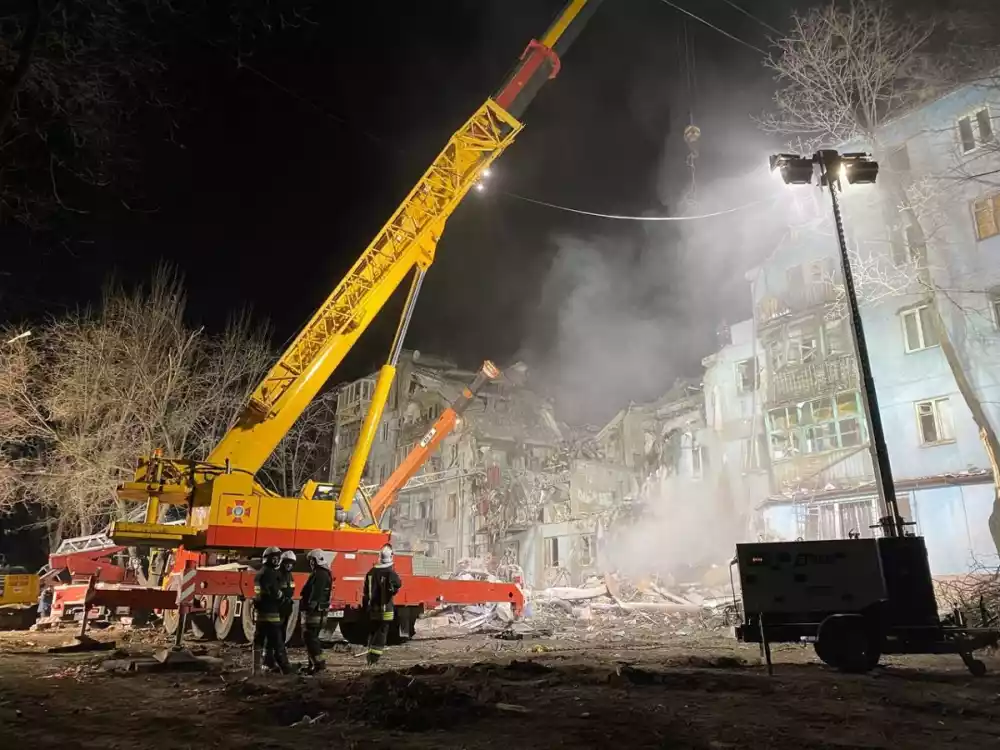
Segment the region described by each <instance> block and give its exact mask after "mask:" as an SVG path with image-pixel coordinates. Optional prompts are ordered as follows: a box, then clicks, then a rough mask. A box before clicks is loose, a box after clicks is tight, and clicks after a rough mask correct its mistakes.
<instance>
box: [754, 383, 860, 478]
mask: <svg viewBox="0 0 1000 750" xmlns="http://www.w3.org/2000/svg"><path fill="white" fill-rule="evenodd" d="M844 396H853V400H854V410H853V411H850V412H844V413H841V411H840V408H841V407H840V403H841V400H842V398H843V397H844ZM817 402H826V403H823V404H822V406H824V407H825V406H829V409H830V416H829V417H828V418H826V419H820V420H817V419H815V408H814V404H816V403H817ZM807 407H808V414H809V415H810V416H811V417H812V418H810V419H808V420H806V419H803V416H804V414H806V413H807ZM778 411H783V412H784V414H785V421H786V426H785V427H783V428H781V429H778V428H775V426H774V417H773V415H774V413H775V412H778ZM791 414H794V423H793V422H792V421H791V418H790V415H791ZM849 420H854V421H855V422H856V423H857V430H856V431H855V430H845V429H843V423H844V422H847V421H849ZM764 421H765V428H766V430H767V433H766V436H765V438H766V440H767V450H768V456H769V458H770V459H771V461H775V462H780V461H790V460H795V459H797V458H799V457H801V456H817V455H824V454H827V453H833V452H834V451H842V450H850V449H852V448H860V447H862V446H864V445H867V443H868V440H869V439H870V438H869V433H868V424H867V422H866V420H865V412H864V405H863V404H862V403H861V393H860V391H838V392H836V393H833V394H828V395H824V396H819V397H817V398H814V399H809V400H807V401H804V402H802V404H800V405H794V406H790V405H786V406H778V407H775V408H772V409H768V410H767V411H766V412H765V414H764ZM824 432H825V433H826V434H823V433H824ZM855 433H856V434H857V437H858V440H857V442H856V443H852V444H850V445H845V444H844V435H851V434H855ZM776 438H777V439H778V440H781V441H784V442H785V444H786V448H787V450H785V451H783V452H782V453H783V455H782V456H781V457H777V456H775V449H774V448H775V439H776ZM831 440H832V441H833V442H834V445H833V447H831V448H824V449H822V450H815V449H813V450H803V448H808V447H811V446H814V445H817V444H820V443H821V442H829V441H831Z"/></svg>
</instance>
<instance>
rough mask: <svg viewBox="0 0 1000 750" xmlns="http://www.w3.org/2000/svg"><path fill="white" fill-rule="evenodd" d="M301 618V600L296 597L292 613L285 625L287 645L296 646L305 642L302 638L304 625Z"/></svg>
mask: <svg viewBox="0 0 1000 750" xmlns="http://www.w3.org/2000/svg"><path fill="white" fill-rule="evenodd" d="M299 620H300V618H299V600H298V599H295V600H293V601H292V613H291V614H290V615H289V616H288V625H287V626H286V627H285V645H286V646H292V647H293V648H294V647H298V646H301V645H302V644H303V643H304V641H303V640H302V626H301V623H300V622H299Z"/></svg>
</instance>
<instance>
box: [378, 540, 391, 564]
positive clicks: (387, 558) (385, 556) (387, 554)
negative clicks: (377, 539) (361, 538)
mask: <svg viewBox="0 0 1000 750" xmlns="http://www.w3.org/2000/svg"><path fill="white" fill-rule="evenodd" d="M378 561H379V562H380V563H382V564H383V565H391V564H392V545H391V544H387V545H385V546H384V547H382V549H380V550H379V553H378Z"/></svg>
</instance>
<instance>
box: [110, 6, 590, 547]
mask: <svg viewBox="0 0 1000 750" xmlns="http://www.w3.org/2000/svg"><path fill="white" fill-rule="evenodd" d="M600 2H601V0H571V1H570V2H569V3H568V5H567V6H566V7H565V8H564V9H563V11H562V12H561V13H560V15H559V16H558V17H557V18H556V20H555V22H554V23H553V24H552V26H551V27H550V28H549V30H548V31H547V32H546V34H545V36H543V37H542V41H541V42H539V41H532V42H531V44H529V45H528V47H527V49H526V50H525V52H524V54H523V55H522V57H521V60H520V61H519V63H518V65H517V66H516V67H515V69H514V71H513V73H512V74H511V75H510V77H509V78H508V79H507V81H506V82H505V84H504V86H503V87H502V88H501V90H500V91H499V92H498V93H497V94H496V95H495V96H494V97H493V98H490V99H487V100H486V102H485V103H484V104H483V105H482V106H481V107H479V109H478V110H477V111H476V112H475V114H473V115H472V117H470V118H469V120H468V121H466V123H465V124H464V125H463V126H462V127H461V128H459V129H458V131H457V132H456V133H455V134H454V135H452V137H451V138H450V139H449V140H448V143H447V144H446V145H445V147H444V149H442V151H441V153H440V154H438V156H437V158H436V159H435V160H434V162H433V163H432V164H431V166H430V168H429V169H428V170H427V171H426V172H425V173H424V174H423V176H422V177H421V178H420V180H419V181H418V182H417V184H416V185H415V186H414V188H413V189H412V190H411V191H410V193H409V194H408V195H407V196H406V198H405V199H404V200H403V202H402V204H401V205H400V206H399V208H397V209H396V211H395V212H394V213H393V215H392V217H391V218H390V219H389V221H388V222H387V223H386V224H385V226H383V227H382V229H381V230H380V231H379V232H378V234H377V235H376V236H375V239H374V240H373V241H372V242H371V244H370V245H369V246H368V247H367V248H366V249H365V251H364V252H363V253H362V255H361V257H360V258H359V259H358V260H357V262H356V263H355V264H354V266H353V267H352V268H351V270H350V271H349V272H348V273H347V275H346V276H345V278H344V279H343V280H342V281H341V282H340V284H338V285H337V288H336V289H334V291H333V293H332V294H331V295H330V296H329V297H328V298H327V299H326V301H325V302H324V303H323V304H322V305H321V306H320V308H319V310H318V311H317V312H316V314H315V315H314V316H313V317H312V319H311V320H310V321H309V322H308V323H307V324H306V326H305V327H304V328H303V329H302V331H301V332H300V333H299V334H298V335H297V336H296V338H295V340H294V341H293V342H292V344H291V345H290V346H289V347H288V349H287V350H286V351H285V352H284V354H283V355H282V356H281V358H280V359H279V360H278V362H277V363H276V364H275V365H274V367H273V368H271V371H270V372H269V373H268V374H267V376H266V377H265V378H264V380H263V381H262V382H261V383H260V385H258V386H257V388H256V390H255V391H254V393H253V395H252V396H251V398H250V400H249V402H248V404H247V406H246V408H245V409H244V410H243V412H242V413H241V414H240V416H239V418H238V419H237V420H236V423H235V424H234V426H233V427H232V428H231V429H230V430H229V431H228V432H227V433H226V435H225V436H224V437H223V438H222V439H221V440H220V442H219V444H218V445H217V446H216V447H215V449H214V450H213V451H212V452H211V454H210V455H209V456H208V458H207V459H206V461H204V462H194V461H190V460H183V459H165V458H163V457H161V456H159V455H154V456H153V457H151V458H144V459H141V460H140V463H139V467H138V469H137V471H136V474H135V477H134V479H133V481H131V482H126V483H124V484H123V485H122V486H121V487H120V489H119V496H120V497H121V498H122V499H123V500H129V501H146V502H147V512H146V518H145V520H144V522H142V523H138V524H135V523H125V522H117V523H115V524H113V525H112V528H111V535H112V538H113V539H114V540H115V541H116V542H117V543H137V542H138V543H141V542H150V541H156V542H170V541H175V542H183V543H185V544H188V545H189V546H190V545H192V544H193V545H202V546H204V545H213V544H215V545H223V546H229V547H233V548H236V547H246V546H265V544H270V543H272V542H268V541H266V539H270V538H272V537H270V536H268V534H267V529H272V530H274V529H279V530H282V531H286V530H288V529H296V528H301V527H302V525H303V524H304V525H305V526H306V527H309V528H312V527H315V526H319V527H322V526H323V525H324V524H326V523H327V515H328V514H327V512H326V511H327V508H325V507H324V508H322V509H319V508H311V507H308V506H302V505H300V503H303V502H310V503H312V502H317V503H323V501H318V500H312V499H310V498H301V499H290V498H274V497H273V495H272V493H269V492H267V491H266V490H264V489H263V488H262V487H260V486H259V485H258V484H257V483H256V482H255V481H254V480H253V475H254V474H255V473H256V472H257V471H258V470H260V468H261V467H262V466H263V465H264V462H265V461H266V460H267V458H268V457H269V456H270V455H271V453H272V452H273V451H274V449H275V448H276V447H277V445H278V443H279V442H280V441H281V439H282V438H283V437H284V436H285V435H286V434H287V432H288V430H289V429H290V428H291V427H292V425H293V424H294V423H295V421H296V420H297V419H298V418H299V416H300V415H301V414H302V411H303V410H304V409H305V408H306V406H307V405H308V404H309V402H310V401H311V400H312V399H313V398H314V397H315V396H316V394H317V393H318V392H319V390H320V388H322V387H323V385H324V384H325V383H326V381H327V380H328V379H329V377H330V376H331V375H332V374H333V372H334V371H335V370H336V368H337V367H338V366H339V364H340V363H341V361H342V360H343V358H344V356H345V355H346V354H347V353H348V352H349V351H350V350H351V347H353V346H354V343H355V342H356V341H357V340H358V338H359V337H360V336H361V335H362V333H364V331H365V329H366V328H367V327H368V325H369V324H370V323H371V321H372V320H373V319H374V318H375V316H376V315H377V314H378V312H379V311H380V310H381V309H382V307H383V306H384V305H385V303H386V302H387V301H388V299H389V297H390V296H391V295H392V294H393V293H394V292H395V290H396V289H397V288H398V287H399V285H400V284H401V283H402V282H403V280H404V279H405V278H406V276H407V275H408V274H409V273H410V272H411V271H415V274H414V281H413V287H412V288H411V292H410V297H409V299H408V301H407V306H406V309H405V311H404V316H403V320H402V322H401V324H400V327H399V330H398V331H397V335H396V341H395V342H394V343H393V349H392V354H391V355H390V359H389V362H388V363H387V365H386V366H385V367H383V369H382V372H381V373H380V379H379V383H378V384H377V387H376V389H375V394H374V395H373V400H372V404H371V407H370V410H369V413H368V415H367V416H366V419H365V423H364V426H363V429H362V436H361V438H360V439H359V441H358V445H357V447H356V449H355V452H354V454H353V456H352V460H351V465H350V467H349V470H348V475H347V478H346V480H345V482H344V485H345V486H344V487H343V491H342V494H341V501H343V500H344V498H345V497H346V498H348V500H347V502H346V503H345V502H338V505H339V506H344V505H349V504H350V502H351V501H352V500H353V496H354V491H355V490H356V489H357V483H358V481H359V480H360V477H361V473H362V471H363V469H364V464H365V462H366V461H367V458H368V452H369V450H370V447H371V442H372V438H373V436H374V431H375V427H376V426H377V424H378V422H379V420H380V418H381V415H382V411H383V409H384V406H385V401H386V398H387V397H388V394H389V388H390V386H391V383H392V377H393V375H394V373H395V364H396V358H397V357H398V354H399V351H400V350H401V348H402V339H403V336H405V333H406V326H407V324H408V322H409V318H410V315H411V314H412V308H413V304H414V303H415V301H416V297H417V294H418V292H419V288H420V282H421V281H422V279H423V273H424V272H425V271H426V270H427V268H428V267H429V266H430V265H431V263H433V261H434V254H435V250H436V248H437V243H438V241H439V240H440V238H441V235H442V233H443V232H444V227H445V222H446V221H447V219H448V218H449V217H450V216H451V214H452V212H453V211H454V210H455V208H456V207H457V206H458V204H459V202H460V201H461V200H462V198H463V197H465V195H466V194H467V193H468V192H469V190H470V189H472V187H473V186H474V185H475V184H476V182H477V181H478V180H479V179H480V177H481V176H482V174H483V172H484V171H485V170H486V169H488V168H489V166H490V164H491V163H492V162H493V161H494V160H495V159H496V158H497V157H498V156H499V155H500V154H501V153H503V151H504V149H506V148H507V147H508V146H509V145H510V144H511V143H512V142H513V140H514V138H515V137H516V136H517V134H518V133H519V132H520V131H521V128H522V125H521V122H520V121H519V120H518V119H517V118H518V117H519V116H520V114H521V113H522V112H523V111H524V109H525V108H526V106H527V104H528V102H530V101H531V99H532V98H533V97H534V95H535V94H536V93H537V91H538V89H539V88H541V86H542V84H543V83H544V82H545V81H546V80H548V79H550V78H553V77H554V76H555V74H556V73H557V72H558V70H559V65H560V62H559V54H560V53H561V52H562V51H564V50H565V48H566V46H568V44H569V42H570V41H572V39H573V38H575V36H576V35H577V34H578V33H579V30H580V28H581V27H582V25H583V24H584V23H585V22H586V20H587V19H588V18H589V17H590V15H591V14H592V13H593V11H594V10H595V9H596V7H597V6H598V5H599V4H600ZM351 485H353V488H352V487H351ZM264 500H266V502H263V501H264ZM282 502H285V503H286V504H285V505H282ZM161 503H167V504H178V505H187V506H188V508H189V513H188V523H187V524H185V525H184V526H173V525H170V526H167V525H163V524H159V523H158V520H159V507H160V504H161ZM288 503H292V504H294V505H289V504H288ZM258 504H259V506H258ZM329 505H330V503H329V502H326V503H325V506H329ZM255 508H256V509H257V510H259V512H256V513H255V512H254V509H255ZM331 513H332V511H331ZM262 515H263V516H264V517H265V518H264V520H261V517H262ZM331 520H332V519H331ZM234 524H236V525H238V526H239V529H240V530H241V531H249V530H250V527H253V528H254V530H255V534H254V536H253V540H252V543H251V542H246V541H243V540H246V539H249V538H250V537H249V536H247V535H246V534H240V535H237V534H235V531H234V530H233V529H232V528H230V527H231V526H232V525H234ZM262 524H263V525H262ZM223 527H225V528H223ZM327 528H330V526H328V527H327ZM216 532H218V533H216ZM223 532H225V533H223ZM274 538H277V537H274ZM282 538H284V536H282ZM303 538H305V537H303ZM238 540H239V543H237V541H238ZM275 543H277V542H275ZM281 544H282V545H283V546H287V543H286V542H281ZM315 546H318V545H315Z"/></svg>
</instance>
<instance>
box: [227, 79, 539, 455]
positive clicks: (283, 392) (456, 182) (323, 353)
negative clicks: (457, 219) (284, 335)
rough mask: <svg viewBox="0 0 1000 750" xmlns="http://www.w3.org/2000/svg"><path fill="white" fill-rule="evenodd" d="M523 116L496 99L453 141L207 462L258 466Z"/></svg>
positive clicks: (428, 250)
mask: <svg viewBox="0 0 1000 750" xmlns="http://www.w3.org/2000/svg"><path fill="white" fill-rule="evenodd" d="M521 127H522V126H521V123H520V122H519V121H517V120H516V119H515V118H513V117H512V116H511V115H509V114H508V113H507V112H506V111H504V110H503V109H502V108H501V107H500V106H499V105H497V104H496V103H495V102H493V100H491V99H490V100H487V101H486V103H485V104H483V106H481V107H480V108H479V110H478V111H477V112H476V113H475V114H474V115H473V116H472V117H471V118H470V119H469V120H468V122H466V123H465V125H463V126H462V128H460V129H459V130H458V131H457V132H456V133H455V134H454V135H453V136H452V137H451V139H450V140H449V141H448V144H447V145H446V146H445V148H444V150H442V151H441V153H440V154H439V155H438V157H437V158H436V159H435V160H434V163H433V164H432V165H431V167H430V168H429V169H428V170H427V171H426V172H425V173H424V175H423V177H421V178H420V181H419V182H418V183H417V184H416V186H415V187H414V188H413V190H411V191H410V194H409V195H407V196H406V199H405V200H404V201H403V203H402V205H400V207H399V208H398V209H396V212H395V213H394V214H393V215H392V218H390V219H389V221H388V222H387V223H386V225H385V226H384V227H382V229H381V231H380V232H379V233H378V235H376V237H375V239H374V241H373V242H372V243H371V244H370V245H369V246H368V248H367V249H366V250H365V251H364V253H362V255H361V257H360V258H359V259H358V261H357V262H356V263H355V264H354V266H353V267H352V268H351V270H350V271H349V272H348V274H347V276H346V277H345V278H344V279H343V280H342V281H341V282H340V284H338V285H337V288H336V289H334V291H333V293H332V294H331V295H330V296H329V297H328V298H327V300H326V301H325V302H324V303H323V305H322V306H321V307H320V308H319V310H318V311H317V312H316V314H315V315H314V316H313V317H312V320H310V321H309V323H308V324H306V326H305V327H304V328H303V329H302V331H301V332H300V333H299V335H298V336H297V337H296V339H295V341H293V342H292V344H291V346H289V347H288V349H287V350H286V351H285V353H284V355H282V357H281V359H280V360H279V361H278V362H277V363H276V364H275V365H274V367H273V368H272V369H271V371H270V372H269V373H268V374H267V377H266V378H264V380H263V382H261V384H260V385H259V386H258V387H257V389H256V390H255V391H254V393H253V396H252V397H251V399H250V402H249V404H248V406H247V408H246V409H245V410H244V412H243V413H242V414H241V416H240V418H239V420H238V421H237V423H236V425H235V426H234V427H233V429H231V430H230V431H229V432H228V433H227V434H226V436H225V437H224V438H223V439H222V440H221V441H220V443H219V445H218V446H216V448H215V450H214V451H212V454H211V455H210V456H209V458H208V462H209V463H211V464H214V465H216V466H222V465H224V464H226V462H227V461H228V462H229V463H230V464H231V466H232V467H233V468H237V469H241V470H243V471H250V472H255V471H257V470H258V469H260V467H261V466H263V464H264V462H265V461H266V460H267V458H268V456H270V455H271V453H272V452H273V451H274V449H275V447H277V445H278V443H279V442H280V440H281V438H282V437H284V435H285V434H286V433H287V432H288V430H289V428H290V427H291V426H292V425H293V424H294V423H295V420H296V419H298V417H299V415H300V414H301V413H302V411H303V409H305V407H306V406H307V405H308V404H309V402H310V401H311V400H312V399H313V397H314V396H315V395H316V393H317V392H318V391H319V389H320V388H321V387H322V386H323V384H324V383H325V382H326V380H327V379H328V378H329V377H330V375H331V374H332V373H333V371H334V370H335V369H336V368H337V366H338V365H339V364H340V362H341V361H342V360H343V358H344V356H345V355H346V354H347V352H348V351H350V349H351V347H352V346H353V345H354V343H355V341H357V339H358V338H359V337H360V336H361V334H362V333H363V332H364V331H365V329H366V328H367V327H368V325H369V324H370V323H371V321H372V320H373V319H374V317H375V316H376V315H377V314H378V312H379V310H381V309H382V307H383V306H384V305H385V303H386V301H387V300H388V299H389V297H390V296H391V295H392V293H393V292H394V291H395V290H396V288H397V287H398V286H399V285H400V283H401V282H402V281H403V279H404V278H405V277H406V275H407V274H408V273H409V272H410V271H411V270H412V269H413V267H414V266H419V267H421V268H427V267H428V266H429V265H430V264H431V263H432V262H433V261H434V252H435V249H436V246H437V242H438V240H439V239H440V237H441V233H442V232H443V231H444V225H445V222H446V221H447V219H448V217H449V216H451V214H452V212H453V211H454V210H455V208H456V207H457V206H458V204H459V202H460V201H461V200H462V198H463V197H464V196H465V195H466V193H468V192H469V190H470V189H471V188H472V186H473V185H474V184H475V182H476V180H477V179H479V176H480V174H481V173H482V171H483V170H484V169H486V168H487V167H488V166H489V165H490V163H491V162H492V161H493V160H494V159H496V158H497V157H498V156H499V155H500V154H501V153H502V152H503V150H504V149H505V148H507V147H508V146H509V145H510V144H511V142H512V141H513V140H514V138H515V136H516V135H517V133H518V132H520V130H521Z"/></svg>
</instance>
